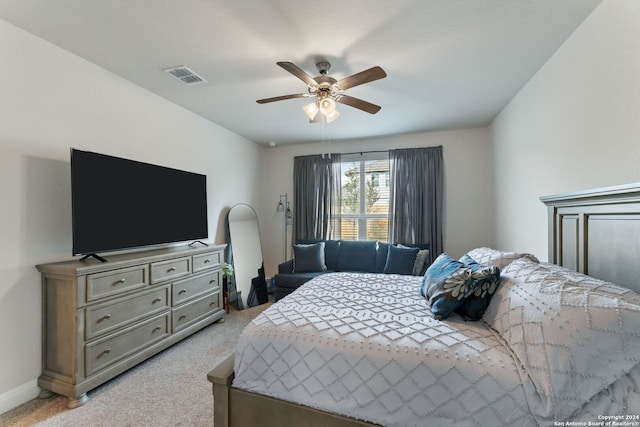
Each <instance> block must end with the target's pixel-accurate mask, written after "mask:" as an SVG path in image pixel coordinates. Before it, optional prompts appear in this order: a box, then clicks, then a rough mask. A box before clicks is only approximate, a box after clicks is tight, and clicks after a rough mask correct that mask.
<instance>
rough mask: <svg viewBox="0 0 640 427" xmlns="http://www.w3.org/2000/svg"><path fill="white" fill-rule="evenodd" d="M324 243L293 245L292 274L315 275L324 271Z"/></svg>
mask: <svg viewBox="0 0 640 427" xmlns="http://www.w3.org/2000/svg"><path fill="white" fill-rule="evenodd" d="M326 269H327V266H326V265H325V263H324V242H319V243H313V244H310V245H293V271H292V273H315V272H320V271H325V270H326Z"/></svg>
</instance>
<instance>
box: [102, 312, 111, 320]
mask: <svg viewBox="0 0 640 427" xmlns="http://www.w3.org/2000/svg"><path fill="white" fill-rule="evenodd" d="M102 318H103V319H105V320H109V319H111V313H107V314H105V315H104V316H102Z"/></svg>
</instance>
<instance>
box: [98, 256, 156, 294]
mask: <svg viewBox="0 0 640 427" xmlns="http://www.w3.org/2000/svg"><path fill="white" fill-rule="evenodd" d="M148 284H149V268H148V267H147V265H146V264H145V265H137V266H135V267H128V268H121V269H118V270H110V271H105V272H103V273H94V274H89V275H88V276H87V301H95V300H97V299H100V298H104V297H108V296H111V295H115V294H118V293H120V292H125V291H129V290H132V289H137V288H143V287H145V286H147V285H148Z"/></svg>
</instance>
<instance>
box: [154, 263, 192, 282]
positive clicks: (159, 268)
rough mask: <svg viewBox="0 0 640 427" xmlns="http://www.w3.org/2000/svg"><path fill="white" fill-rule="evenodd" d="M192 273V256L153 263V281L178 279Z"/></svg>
mask: <svg viewBox="0 0 640 427" xmlns="http://www.w3.org/2000/svg"><path fill="white" fill-rule="evenodd" d="M189 274H191V257H184V258H175V259H170V260H167V261H160V262H152V263H151V283H158V282H163V281H165V280H171V279H178V278H180V277H184V276H188V275H189Z"/></svg>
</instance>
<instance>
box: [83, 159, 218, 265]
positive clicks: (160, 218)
mask: <svg viewBox="0 0 640 427" xmlns="http://www.w3.org/2000/svg"><path fill="white" fill-rule="evenodd" d="M71 204H72V208H71V211H72V229H73V255H85V256H86V255H94V256H95V254H97V253H99V252H109V251H116V250H122V249H130V248H138V247H143V246H151V245H160V244H167V243H174V242H181V241H189V240H192V241H197V240H200V239H205V238H207V237H208V226H207V177H206V175H201V174H197V173H192V172H187V171H183V170H178V169H172V168H168V167H164V166H158V165H152V164H149V163H143V162H138V161H134V160H127V159H123V158H119V157H113V156H108V155H105V154H99V153H93V152H90V151H81V150H77V149H74V148H72V149H71ZM96 258H98V259H100V257H99V256H96Z"/></svg>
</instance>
